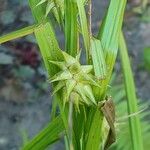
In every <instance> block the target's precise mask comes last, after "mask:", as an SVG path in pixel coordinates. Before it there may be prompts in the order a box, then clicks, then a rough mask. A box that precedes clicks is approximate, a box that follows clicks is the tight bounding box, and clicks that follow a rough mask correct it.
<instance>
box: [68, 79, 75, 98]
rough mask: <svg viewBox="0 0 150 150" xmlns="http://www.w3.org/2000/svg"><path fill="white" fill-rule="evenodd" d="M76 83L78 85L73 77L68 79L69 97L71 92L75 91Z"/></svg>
mask: <svg viewBox="0 0 150 150" xmlns="http://www.w3.org/2000/svg"><path fill="white" fill-rule="evenodd" d="M75 85H76V81H75V80H73V79H71V80H68V81H67V82H66V90H67V92H66V94H67V98H69V96H70V94H71V92H72V91H73V89H74V87H75Z"/></svg>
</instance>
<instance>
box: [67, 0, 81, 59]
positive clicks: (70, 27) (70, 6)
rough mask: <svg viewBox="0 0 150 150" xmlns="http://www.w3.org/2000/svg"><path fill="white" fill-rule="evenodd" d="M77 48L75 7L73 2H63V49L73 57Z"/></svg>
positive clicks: (71, 0)
mask: <svg viewBox="0 0 150 150" xmlns="http://www.w3.org/2000/svg"><path fill="white" fill-rule="evenodd" d="M78 46H79V40H78V23H77V5H76V3H75V2H74V1H73V0H65V49H66V51H67V52H68V53H69V54H70V55H72V56H74V57H75V56H76V55H77V53H78V49H79V48H78Z"/></svg>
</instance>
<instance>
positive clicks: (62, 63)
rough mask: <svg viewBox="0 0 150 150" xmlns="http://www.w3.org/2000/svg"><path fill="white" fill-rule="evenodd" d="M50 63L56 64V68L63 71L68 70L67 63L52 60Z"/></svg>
mask: <svg viewBox="0 0 150 150" xmlns="http://www.w3.org/2000/svg"><path fill="white" fill-rule="evenodd" d="M49 62H50V63H51V64H54V65H56V66H58V67H59V68H60V69H62V70H65V69H66V65H65V62H58V61H52V60H49Z"/></svg>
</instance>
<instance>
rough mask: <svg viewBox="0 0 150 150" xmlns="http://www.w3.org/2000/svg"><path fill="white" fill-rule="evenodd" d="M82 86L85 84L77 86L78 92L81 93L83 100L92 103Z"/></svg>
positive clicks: (88, 103)
mask: <svg viewBox="0 0 150 150" xmlns="http://www.w3.org/2000/svg"><path fill="white" fill-rule="evenodd" d="M82 86H83V85H77V86H76V91H77V93H78V94H79V95H80V97H81V100H82V101H83V102H84V103H86V104H87V105H90V102H89V100H88V98H87V97H86V96H85V94H84V90H83V88H82Z"/></svg>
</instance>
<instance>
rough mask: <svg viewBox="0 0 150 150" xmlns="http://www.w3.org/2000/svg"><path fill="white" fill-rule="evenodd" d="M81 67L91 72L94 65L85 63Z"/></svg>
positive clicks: (86, 71)
mask: <svg viewBox="0 0 150 150" xmlns="http://www.w3.org/2000/svg"><path fill="white" fill-rule="evenodd" d="M81 69H82V71H83V72H84V73H87V74H88V73H90V72H91V71H92V70H93V66H92V65H83V66H81Z"/></svg>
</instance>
